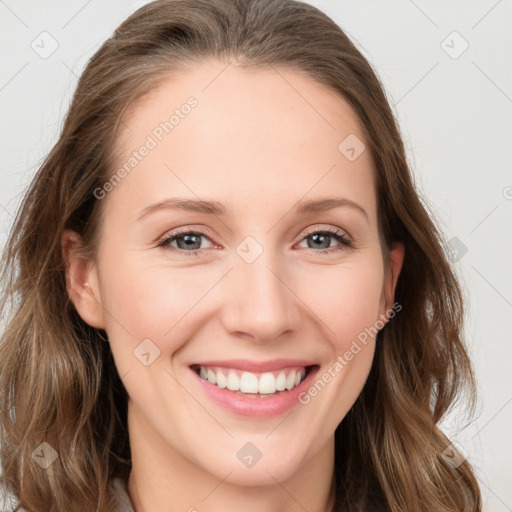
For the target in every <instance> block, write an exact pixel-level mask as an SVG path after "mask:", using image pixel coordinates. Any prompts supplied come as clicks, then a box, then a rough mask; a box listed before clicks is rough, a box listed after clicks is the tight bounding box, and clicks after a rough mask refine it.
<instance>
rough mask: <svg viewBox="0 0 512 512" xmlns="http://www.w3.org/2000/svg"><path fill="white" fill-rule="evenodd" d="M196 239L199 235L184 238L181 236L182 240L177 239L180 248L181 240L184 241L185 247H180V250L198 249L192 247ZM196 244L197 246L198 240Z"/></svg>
mask: <svg viewBox="0 0 512 512" xmlns="http://www.w3.org/2000/svg"><path fill="white" fill-rule="evenodd" d="M194 238H198V237H197V235H183V236H181V237H180V238H178V239H177V241H178V246H179V245H180V240H183V241H184V247H180V249H183V248H188V249H190V248H193V249H198V248H199V247H192V245H193V244H194ZM195 243H196V244H197V240H196V241H195ZM191 244H192V245H191Z"/></svg>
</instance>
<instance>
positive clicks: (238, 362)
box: [190, 359, 317, 373]
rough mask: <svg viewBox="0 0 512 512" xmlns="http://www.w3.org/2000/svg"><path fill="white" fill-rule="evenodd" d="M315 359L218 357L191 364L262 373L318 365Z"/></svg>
mask: <svg viewBox="0 0 512 512" xmlns="http://www.w3.org/2000/svg"><path fill="white" fill-rule="evenodd" d="M316 364H317V363H315V362H314V361H309V360H306V359H269V360H267V361H251V360H249V359H222V360H221V359H216V360H210V361H200V362H198V363H194V364H192V365H190V366H191V367H194V366H199V365H200V366H219V367H223V368H233V369H237V370H245V371H248V372H255V373H262V372H272V371H275V370H280V369H282V368H290V367H301V366H303V367H306V366H312V365H316Z"/></svg>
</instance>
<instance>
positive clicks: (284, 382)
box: [199, 366, 306, 395]
mask: <svg viewBox="0 0 512 512" xmlns="http://www.w3.org/2000/svg"><path fill="white" fill-rule="evenodd" d="M199 375H200V377H201V378H202V379H204V380H207V381H208V382H210V383H211V384H216V385H217V386H218V387H219V388H227V389H229V390H230V391H240V392H242V393H248V394H255V393H256V394H257V393H259V394H261V395H271V394H273V393H275V392H276V391H284V390H291V389H293V388H294V387H295V386H298V385H299V384H300V383H301V382H302V381H303V380H304V378H305V376H306V369H305V368H296V369H292V370H288V374H287V373H286V372H285V371H284V370H283V371H280V372H279V373H275V372H265V373H260V374H256V373H252V372H240V371H236V370H232V369H230V370H228V369H222V368H205V367H204V366H200V367H199Z"/></svg>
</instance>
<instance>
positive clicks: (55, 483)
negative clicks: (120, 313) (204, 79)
mask: <svg viewBox="0 0 512 512" xmlns="http://www.w3.org/2000/svg"><path fill="white" fill-rule="evenodd" d="M210 58H215V59H222V60H223V61H225V62H234V63H235V65H237V66H243V67H263V68H264V67H267V68H268V67H271V66H273V67H275V68H279V67H288V68H290V69H294V70H297V71H299V72H302V73H305V74H306V75H307V76H309V77H311V78H312V79H314V80H316V81H317V82H320V83H322V84H324V85H326V86H328V87H329V88H331V89H332V90H333V91H335V92H337V93H338V94H339V95H341V96H342V97H343V98H345V100H347V101H348V102H349V103H350V105H351V106H352V107H353V109H354V110H355V112H356V113H357V116H358V117H359V120H360V123H361V125H362V127H363V130H364V135H365V144H366V146H367V148H368V150H369V151H370V152H371V153H370V154H371V156H372V160H373V164H374V169H375V178H376V186H377V196H378V217H379V223H380V225H379V230H380V236H381V239H382V243H383V248H389V247H390V246H391V244H392V242H393V241H397V240H398V241H402V242H403V243H404V245H405V248H406V253H405V260H404V264H403V268H402V272H401V275H400V277H399V279H398V283H397V288H396V295H395V300H396V301H397V302H398V303H399V304H400V305H401V306H402V311H401V312H400V313H399V314H397V315H396V317H395V318H393V320H392V321H391V322H389V323H388V324H387V325H386V327H385V328H384V329H383V330H382V331H381V332H380V333H379V335H378V338H377V344H376V352H375V357H374V361H373V366H372V368H371V371H370V375H369V377H368V380H367V382H366V385H365V387H364V389H363V391H362V393H361V395H360V396H359V397H358V399H357V401H356V403H355V404H354V406H353V407H352V408H351V410H350V411H349V413H348V414H347V415H346V417H345V418H344V419H343V421H342V422H341V423H340V425H339V426H338V428H337V430H336V434H335V446H336V453H335V475H334V476H335V478H334V480H333V481H334V484H335V486H336V502H335V511H337V512H338V511H339V512H341V511H351V512H355V511H363V510H365V511H368V510H377V509H378V510H388V511H392V512H399V511H407V512H411V511H420V510H427V509H428V510H429V511H430V512H448V511H453V510H458V511H459V510H460V511H462V510H464V511H466V510H467V511H480V510H481V496H480V490H479V488H478V484H477V481H476V479H475V476H474V474H473V470H472V468H471V466H470V464H469V463H468V462H467V461H464V462H463V463H462V464H460V465H459V466H458V467H455V465H453V464H449V463H448V462H447V461H446V460H445V458H444V457H443V456H442V453H443V451H444V450H445V448H446V447H447V446H448V445H449V444H450V441H449V440H448V439H447V437H446V436H445V435H444V434H443V433H442V432H441V430H440V429H439V427H438V426H437V425H438V422H439V421H440V420H441V418H443V416H444V415H445V413H446V412H447V411H448V410H449V409H450V408H451V407H452V405H453V404H454V402H455V401H456V400H457V399H458V397H459V396H460V395H461V393H462V392H463V391H464V390H466V391H467V392H468V393H467V396H468V397H469V399H470V400H469V402H468V403H469V404H470V405H472V406H473V408H474V398H475V382H474V374H473V371H472V367H471V363H470V360H469V358H468V355H467V352H466V348H465V346H464V342H463V339H462V331H463V317H464V311H463V305H464V304H463V296H462V293H461V288H460V286H459V284H458V282H457V278H456V276H455V274H454V271H453V269H452V268H451V265H450V262H449V260H448V259H447V257H446V255H445V253H444V251H443V237H442V235H441V233H440V231H439V230H438V228H437V227H436V226H435V224H434V222H433V221H432V218H431V215H430V214H429V213H428V212H427V210H426V208H425V207H424V206H423V204H422V201H421V200H420V198H419V195H418V192H417V191H416V190H415V186H414V183H413V180H412V178H411V173H410V171H409V168H408V164H407V161H406V155H405V152H404V146H403V143H402V139H401V136H400V133H399V130H398V127H397V123H396V121H395V119H394V117H393V114H392V111H391V109H390V107H389V105H388V102H387V100H386V96H385V94H384V92H383V88H382V86H381V84H380V82H379V80H378V78H377V77H376V74H375V72H374V71H373V69H372V67H371V66H370V64H369V63H368V62H367V60H366V59H365V58H364V57H363V56H362V54H361V53H360V52H359V51H358V50H357V49H356V47H355V46H354V44H353V43H352V42H351V41H350V39H349V38H348V37H347V36H346V35H345V33H344V32H343V31H342V30H341V29H340V27H338V26H337V25H336V24H335V23H334V21H333V20H331V19H330V18H329V17H328V16H327V15H326V14H324V13H322V12H321V11H319V10H318V9H316V8H314V7H312V6H311V5H308V4H304V3H301V2H298V1H293V0H159V1H156V2H152V3H150V4H147V5H145V6H144V7H142V8H140V9H139V10H138V11H136V12H135V13H134V14H132V15H131V16H130V17H129V18H128V19H127V20H125V21H124V22H123V23H122V24H121V25H120V26H119V27H118V28H117V30H116V31H115V32H114V34H113V35H112V37H110V38H109V39H108V40H107V41H105V43H104V44H103V45H102V46H101V48H100V49H99V50H98V51H97V52H96V54H95V55H94V56H93V57H92V58H91V59H90V61H89V62H88V64H87V66H86V69H85V71H84V72H83V74H82V76H81V78H80V80H79V82H78V86H77V89H76V92H75V94H74V97H73V101H72V104H71V106H70V109H69V112H68V114H67V116H66V119H65V123H64V125H63V128H62V132H61V134H60V137H59V139H58V142H57V143H56V144H55V146H54V147H53V149H52V150H51V152H50V153H49V155H48V156H47V158H46V159H45V160H44V162H43V164H42V165H41V167H40V168H39V170H38V172H37V173H36V175H35V177H34V179H33V181H32V183H31V185H30V187H29V189H28V191H27V192H26V195H25V197H24V200H23V202H22V204H21V206H20V209H19V211H18V214H17V216H16V219H15V222H14V224H13V227H12V230H11V232H10V236H9V238H8V241H7V245H6V249H5V251H4V253H3V256H2V271H1V276H0V277H1V283H2V296H1V302H0V308H1V312H2V318H4V321H5V322H6V328H5V330H4V332H3V334H2V338H1V343H0V387H1V396H0V407H1V425H0V426H1V463H2V469H3V474H2V475H1V484H2V488H3V489H4V491H5V492H7V493H10V494H11V495H12V496H14V497H15V499H16V500H17V504H18V506H17V507H16V508H15V510H19V507H24V508H25V509H26V510H29V511H38V512H42V511H55V510H59V511H64V510H67V511H68V510H80V511H81V512H93V511H102V512H103V511H113V510H115V508H114V506H113V504H112V503H111V501H110V499H109V492H108V482H109V481H110V479H112V478H113V477H114V476H120V477H122V478H126V477H127V475H128V473H129V471H130V450H129V443H128V432H127V426H126V403H127V394H126V390H125V389H124V386H123V384H122V381H121V379H120V378H119V375H118V373H117V370H116V367H115V365H114V363H113V358H112V354H111V351H110V346H109V344H108V343H106V342H105V339H106V333H105V332H104V331H102V330H100V329H95V328H93V327H91V326H89V325H87V324H86V323H85V322H84V321H83V320H82V319H81V317H80V316H79V315H78V313H77V312H76V310H75V309H74V307H73V304H72V303H71V302H70V300H69V296H68V293H67V290H66V279H65V261H64V260H63V256H62V248H61V245H60V240H61V234H62V232H63V230H64V229H66V228H70V229H73V230H75V231H76V232H77V233H78V234H79V235H80V236H81V238H82V242H83V244H84V250H83V254H82V256H83V257H84V258H91V259H93V258H94V257H95V254H96V250H97V242H98V237H97V235H98V225H99V222H100V220H101V210H100V206H101V203H102V202H101V201H98V199H97V198H96V197H95V195H94V190H95V189H97V187H99V186H101V184H102V183H104V182H105V180H107V179H108V177H109V176H111V175H112V172H113V166H112V159H113V155H112V150H113V148H115V143H116V137H117V135H118V133H119V126H120V124H121V123H122V122H123V121H122V118H123V115H124V114H125V113H126V111H127V109H128V108H129V106H130V105H132V104H133V102H134V101H135V100H136V99H137V98H139V97H141V96H142V95H143V94H145V93H146V92H148V91H150V90H152V89H153V88H154V87H155V86H156V85H158V83H159V81H160V80H163V79H165V78H166V77H169V75H170V74H171V75H172V72H173V71H175V70H179V69H182V68H184V67H186V66H189V65H193V64H194V63H199V62H202V61H204V60H206V59H210ZM472 410H473V409H472ZM43 442H46V443H48V445H49V447H48V445H41V443H43ZM50 448H51V449H53V450H55V453H56V454H57V455H58V457H57V458H56V459H55V460H54V461H53V462H52V463H51V464H49V465H48V467H47V468H46V469H43V468H42V467H41V464H40V463H39V464H38V460H37V455H39V456H40V457H43V458H44V459H45V460H47V462H49V461H50V459H51V456H52V454H53V452H52V451H51V450H50ZM38 450H39V451H38ZM45 450H46V451H45Z"/></svg>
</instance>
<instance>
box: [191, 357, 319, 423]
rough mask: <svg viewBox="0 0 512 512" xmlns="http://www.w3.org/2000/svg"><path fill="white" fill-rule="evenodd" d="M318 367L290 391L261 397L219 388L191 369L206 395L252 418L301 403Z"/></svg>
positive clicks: (283, 410) (229, 409)
mask: <svg viewBox="0 0 512 512" xmlns="http://www.w3.org/2000/svg"><path fill="white" fill-rule="evenodd" d="M318 369H319V367H318V366H315V367H313V368H312V369H311V370H310V371H309V373H308V374H307V376H306V378H305V379H304V380H303V381H302V382H301V383H300V384H299V385H298V386H296V387H294V388H293V389H291V390H290V391H281V392H280V393H279V394H278V395H273V396H268V395H262V396H261V397H250V396H243V395H239V394H238V393H236V392H235V391H230V390H229V389H227V388H219V387H218V386H217V385H215V384H212V383H211V382H208V381H207V380H205V379H202V378H201V377H200V376H199V375H198V374H197V373H196V372H195V371H194V370H192V369H190V371H191V372H192V373H193V374H194V377H195V378H196V379H197V380H199V384H200V385H201V386H202V388H203V389H204V391H205V393H206V395H207V396H208V397H209V398H210V399H212V400H213V401H214V402H215V403H217V404H218V405H220V406H221V407H223V408H224V409H227V410H228V411H229V412H232V413H234V414H237V415H239V416H248V417H251V418H269V417H273V416H278V415H280V414H283V413H285V412H286V411H288V410H289V409H291V408H292V407H293V406H294V405H297V404H298V403H300V402H299V395H300V394H301V393H302V392H304V391H306V389H308V387H309V386H310V382H311V381H312V380H313V377H314V376H315V374H316V373H317V371H318Z"/></svg>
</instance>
